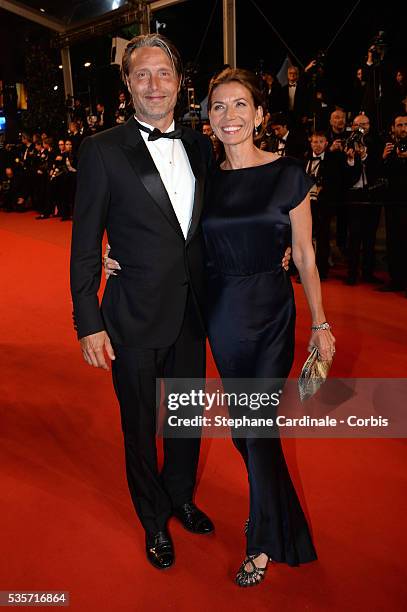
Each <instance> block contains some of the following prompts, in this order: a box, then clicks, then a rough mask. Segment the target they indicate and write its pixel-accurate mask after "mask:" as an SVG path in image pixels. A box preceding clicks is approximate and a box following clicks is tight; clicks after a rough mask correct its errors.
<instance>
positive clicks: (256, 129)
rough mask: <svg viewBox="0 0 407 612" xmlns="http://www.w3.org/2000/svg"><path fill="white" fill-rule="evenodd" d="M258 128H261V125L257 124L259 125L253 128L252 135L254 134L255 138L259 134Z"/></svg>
mask: <svg viewBox="0 0 407 612" xmlns="http://www.w3.org/2000/svg"><path fill="white" fill-rule="evenodd" d="M260 126H261V123H259V125H256V126H255V128H254V133H255V134H256V136H258V135H259V132H260Z"/></svg>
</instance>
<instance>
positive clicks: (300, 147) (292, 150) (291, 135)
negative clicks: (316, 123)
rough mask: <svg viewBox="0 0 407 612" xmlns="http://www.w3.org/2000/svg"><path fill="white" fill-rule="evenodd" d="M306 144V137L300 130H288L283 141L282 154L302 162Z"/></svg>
mask: <svg viewBox="0 0 407 612" xmlns="http://www.w3.org/2000/svg"><path fill="white" fill-rule="evenodd" d="M307 144H308V143H307V137H306V135H305V133H304V132H303V131H302V130H297V129H295V128H290V129H289V131H288V136H287V139H286V141H285V149H284V154H285V155H288V156H289V157H295V158H296V159H299V160H301V161H303V160H304V156H305V153H306V151H307Z"/></svg>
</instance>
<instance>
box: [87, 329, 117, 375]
mask: <svg viewBox="0 0 407 612" xmlns="http://www.w3.org/2000/svg"><path fill="white" fill-rule="evenodd" d="M79 342H80V345H81V349H82V355H83V358H84V360H85V361H86V363H88V364H89V365H91V366H93V367H94V368H102V369H103V370H109V366H108V365H107V363H106V359H105V354H104V350H106V353H107V354H108V356H109V358H110V359H112V360H113V359H116V357H115V354H114V352H113V348H112V345H111V343H110V338H109V336H108V335H107V333H106V332H105V331H100V332H97V333H96V334H90V336H84V337H83V338H81V339H80V340H79Z"/></svg>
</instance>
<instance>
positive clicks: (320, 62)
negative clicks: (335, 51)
mask: <svg viewBox="0 0 407 612" xmlns="http://www.w3.org/2000/svg"><path fill="white" fill-rule="evenodd" d="M325 60H326V53H325V51H318V53H317V55H316V57H315V61H316V64H315V68H317V69H318V68H324V67H325Z"/></svg>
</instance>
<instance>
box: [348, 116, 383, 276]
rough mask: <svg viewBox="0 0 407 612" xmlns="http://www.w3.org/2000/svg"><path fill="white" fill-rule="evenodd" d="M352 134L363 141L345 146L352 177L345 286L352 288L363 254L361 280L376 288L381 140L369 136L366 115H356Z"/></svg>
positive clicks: (371, 135) (349, 193)
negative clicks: (360, 135)
mask: <svg viewBox="0 0 407 612" xmlns="http://www.w3.org/2000/svg"><path fill="white" fill-rule="evenodd" d="M352 131H353V133H354V134H355V133H358V134H361V133H362V131H363V138H360V137H359V138H356V140H355V141H353V142H349V141H348V143H347V146H346V155H347V158H348V160H347V163H348V165H349V166H350V167H353V169H354V172H355V175H354V177H353V178H354V180H353V184H352V187H351V188H350V189H349V191H348V193H347V200H348V202H349V204H348V219H349V262H348V276H347V278H346V280H345V283H346V284H348V285H355V284H356V283H357V282H358V276H359V267H360V266H359V260H360V252H361V251H362V265H361V267H362V280H363V281H364V282H367V283H372V284H378V283H379V282H380V281H379V279H378V278H377V277H376V276H375V275H374V267H375V244H376V233H377V228H378V226H379V220H380V213H381V195H382V194H381V190H380V185H381V182H380V179H381V176H382V173H383V167H382V152H383V144H382V141H381V139H380V138H379V137H378V136H377V135H375V134H374V133H373V134H372V132H371V130H370V120H369V117H368V116H367V115H357V116H356V117H355V118H354V120H353V124H352Z"/></svg>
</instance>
